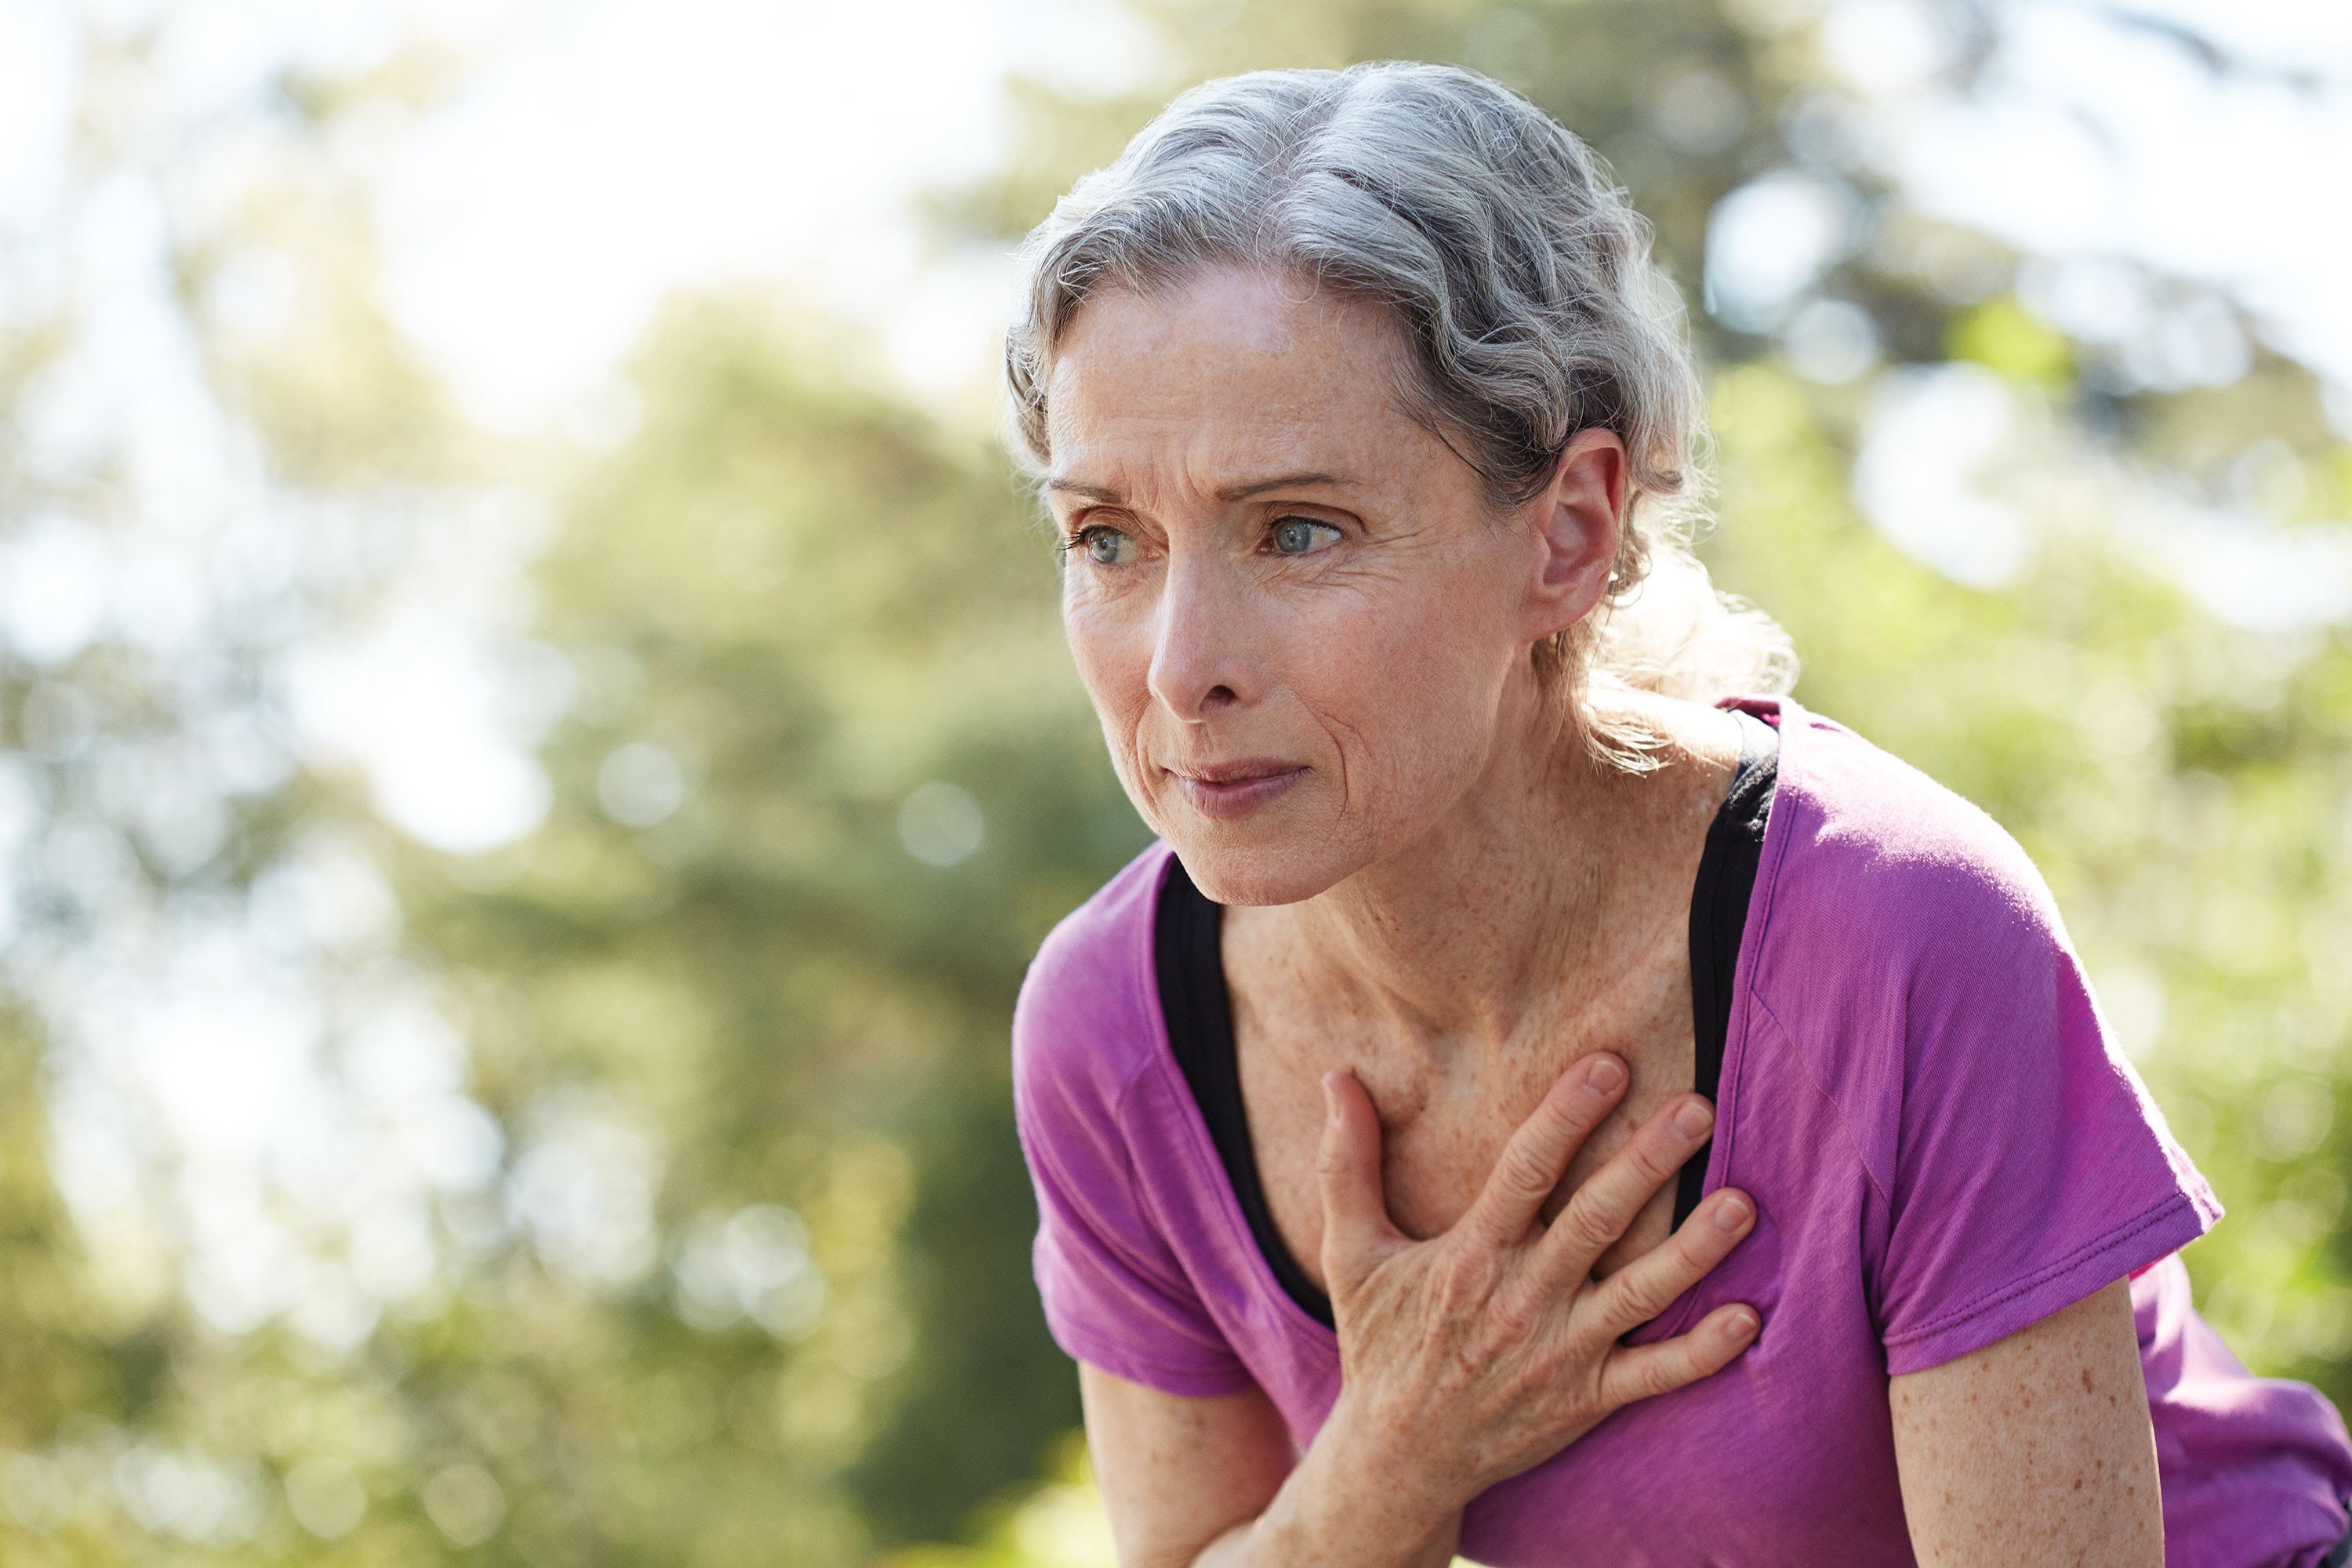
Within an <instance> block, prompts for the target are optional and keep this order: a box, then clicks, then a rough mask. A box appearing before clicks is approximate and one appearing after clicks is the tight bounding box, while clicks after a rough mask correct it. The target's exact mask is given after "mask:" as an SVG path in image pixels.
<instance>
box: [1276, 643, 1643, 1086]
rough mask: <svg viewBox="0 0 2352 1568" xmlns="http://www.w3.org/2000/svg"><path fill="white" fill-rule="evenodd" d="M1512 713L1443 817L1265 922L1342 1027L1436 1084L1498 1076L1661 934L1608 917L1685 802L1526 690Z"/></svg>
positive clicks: (1513, 703)
mask: <svg viewBox="0 0 2352 1568" xmlns="http://www.w3.org/2000/svg"><path fill="white" fill-rule="evenodd" d="M1507 706H1508V707H1509V708H1512V709H1516V710H1517V711H1511V712H1507V714H1506V719H1507V722H1505V723H1503V724H1501V725H1499V726H1498V727H1497V728H1498V733H1500V734H1503V735H1506V736H1507V737H1510V738H1509V739H1508V740H1507V742H1504V743H1502V744H1500V745H1498V746H1497V748H1496V752H1495V754H1494V755H1493V756H1491V757H1490V758H1489V759H1488V762H1487V765H1486V767H1485V768H1484V769H1482V771H1481V772H1480V774H1479V776H1478V777H1477V778H1476V779H1475V780H1474V781H1473V782H1472V784H1471V785H1470V787H1469V788H1468V789H1467V790H1465V792H1464V794H1463V795H1462V796H1461V797H1460V798H1459V799H1458V800H1457V801H1456V802H1455V803H1454V805H1453V807H1452V808H1451V809H1449V810H1448V811H1447V812H1446V814H1445V815H1444V816H1443V817H1441V818H1440V819H1439V820H1438V821H1436V822H1435V823H1433V824H1432V825H1431V826H1429V827H1428V828H1427V829H1426V830H1424V831H1423V832H1422V833H1421V834H1419V835H1418V836H1416V837H1414V838H1413V839H1412V840H1411V841H1410V842H1408V843H1407V844H1405V845H1404V846H1402V847H1401V848H1400V849H1398V850H1397V851H1395V852H1394V853H1391V854H1390V855H1388V856H1385V857H1383V858H1381V860H1379V861H1378V862H1376V863H1374V864H1373V865H1371V866H1369V867H1367V868H1364V869H1363V870H1361V871H1359V872H1357V873H1356V874H1355V875H1353V876H1351V877H1349V878H1348V879H1346V880H1345V881H1342V882H1340V883H1339V884H1338V885H1337V886H1335V887H1333V888H1331V889H1329V890H1328V891H1327V892H1324V893H1322V894H1320V895H1318V897H1316V898H1313V899H1310V900H1307V901H1305V902H1304V903H1299V904H1294V905H1289V906H1286V908H1284V909H1282V910H1277V911H1270V912H1273V913H1276V914H1278V915H1280V916H1281V917H1283V918H1285V919H1286V920H1287V921H1289V922H1290V924H1291V927H1292V932H1291V934H1292V936H1293V938H1294V940H1293V941H1291V942H1286V943H1285V944H1284V945H1285V946H1286V948H1287V949H1288V951H1289V952H1290V953H1291V954H1293V955H1295V958H1294V962H1295V963H1297V965H1298V966H1299V967H1298V969H1297V972H1296V975H1297V980H1298V981H1299V982H1300V983H1301V984H1304V985H1305V986H1306V987H1307V989H1308V992H1309V994H1312V995H1314V996H1316V997H1317V998H1318V1001H1319V1002H1320V1003H1322V1004H1323V1005H1326V1006H1327V1007H1328V1008H1329V1009H1330V1010H1331V1016H1336V1017H1339V1018H1344V1019H1349V1020H1350V1021H1353V1022H1356V1023H1358V1024H1360V1025H1369V1026H1370V1027H1371V1028H1372V1030H1373V1031H1374V1033H1375V1034H1376V1035H1377V1037H1379V1039H1380V1040H1381V1044H1382V1045H1383V1047H1395V1048H1401V1049H1402V1050H1404V1051H1406V1052H1407V1053H1409V1054H1412V1055H1414V1056H1416V1057H1420V1058H1423V1061H1424V1064H1425V1065H1428V1066H1431V1067H1437V1068H1456V1067H1460V1066H1464V1065H1475V1064H1476V1063H1478V1062H1481V1061H1486V1060H1492V1059H1495V1058H1497V1057H1499V1056H1501V1055H1504V1054H1507V1052H1509V1050H1510V1049H1511V1047H1512V1044H1513V1042H1514V1040H1515V1039H1516V1038H1517V1037H1519V1036H1520V1035H1521V1034H1522V1032H1523V1031H1524V1030H1527V1029H1529V1028H1541V1027H1543V1026H1546V1025H1547V1023H1548V1021H1549V1020H1551V1019H1554V1018H1557V1017H1559V1016H1561V1013H1562V1011H1563V1009H1565V1010H1568V1011H1569V1012H1570V1013H1571V1014H1580V1013H1581V1012H1582V1011H1583V1008H1582V1006H1581V1004H1582V1003H1584V1002H1587V1001H1590V1000H1591V999H1592V998H1594V997H1596V996H1598V995H1599V994H1601V993H1603V992H1605V991H1606V990H1607V988H1608V985H1609V983H1610V981H1611V979H1612V974H1613V973H1615V972H1616V971H1617V970H1618V969H1619V968H1620V967H1622V959H1623V958H1624V957H1625V955H1627V954H1629V953H1630V952H1633V951H1635V950H1636V949H1637V948H1638V946H1639V945H1640V944H1641V943H1642V942H1646V941H1651V940H1655V938H1656V936H1657V934H1658V933H1657V932H1655V931H1635V930H1631V929H1628V928H1627V926H1626V924H1625V922H1624V921H1620V920H1618V919H1615V918H1613V911H1615V910H1618V909H1620V908H1621V907H1622V906H1624V905H1625V904H1626V902H1627V899H1626V894H1627V891H1628V888H1629V883H1640V882H1641V881H1642V880H1643V877H1642V867H1643V862H1645V861H1646V860H1648V859H1650V858H1653V857H1652V856H1651V853H1650V850H1649V847H1650V846H1653V845H1657V844H1659V843H1660V836H1659V834H1658V832H1657V830H1656V828H1657V825H1659V824H1660V823H1661V821H1662V818H1661V814H1660V809H1659V808H1660V807H1661V805H1666V804H1668V803H1667V802H1666V801H1665V800H1664V799H1663V798H1662V797H1667V796H1673V795H1680V794H1684V793H1686V792H1684V791H1679V790H1675V789H1661V788H1659V787H1657V785H1658V784H1661V783H1662V782H1664V781H1663V780H1662V778H1661V776H1660V775H1658V774H1649V775H1632V774H1628V773H1624V772H1622V770H1618V769H1615V768H1612V767H1611V766H1609V765H1608V764H1606V763H1601V762H1600V761H1597V760H1596V759H1594V758H1593V757H1591V755H1590V753H1589V752H1587V750H1586V748H1585V746H1584V744H1583V740H1582V737H1581V736H1580V734H1578V733H1577V732H1576V731H1575V730H1574V728H1573V727H1572V724H1571V722H1570V720H1569V718H1568V716H1567V713H1566V712H1565V708H1564V705H1562V704H1559V703H1556V702H1553V701H1550V700H1546V699H1545V698H1543V697H1542V696H1541V695H1540V694H1539V693H1538V692H1537V691H1536V690H1535V689H1534V688H1533V686H1532V684H1531V683H1529V684H1528V685H1526V686H1525V688H1524V689H1522V690H1521V691H1519V692H1518V693H1517V694H1516V696H1515V699H1514V700H1511V701H1510V702H1509V703H1508V704H1507ZM1668 771H1669V772H1670V773H1672V772H1679V771H1683V770H1672V769H1669V770H1668ZM1669 858H1671V857H1669ZM1629 873H1631V875H1630V876H1629ZM1646 907H1647V904H1646V902H1643V903H1637V904H1636V905H1635V910H1634V912H1638V910H1640V909H1643V908H1646ZM1651 923H1653V924H1654V921H1652V922H1651Z"/></svg>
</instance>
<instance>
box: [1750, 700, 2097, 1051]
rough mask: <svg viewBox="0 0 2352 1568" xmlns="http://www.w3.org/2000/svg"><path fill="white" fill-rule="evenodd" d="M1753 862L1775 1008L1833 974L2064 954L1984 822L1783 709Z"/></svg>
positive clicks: (1893, 976)
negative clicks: (1764, 881)
mask: <svg viewBox="0 0 2352 1568" xmlns="http://www.w3.org/2000/svg"><path fill="white" fill-rule="evenodd" d="M1765 858H1766V866H1767V874H1768V875H1769V878H1770V884H1769V900H1770V906H1769V921H1770V922H1771V924H1772V926H1773V927H1774V928H1776V932H1775V934H1776V937H1777V940H1776V941H1775V942H1773V944H1772V953H1773V959H1774V963H1773V964H1772V966H1771V970H1772V972H1771V973H1766V974H1763V975H1761V976H1759V989H1761V990H1763V991H1764V992H1765V994H1767V996H1768V999H1769V1000H1771V1001H1772V1002H1773V1005H1775V1007H1776V1010H1777V1008H1778V1006H1779V1005H1780V1002H1781V1001H1783V1000H1785V1001H1786V1002H1787V1003H1789V1004H1790V1005H1792V1006H1794V1005H1801V1002H1802V1000H1803V995H1802V994H1803V993H1804V992H1805V991H1806V990H1807V989H1809V988H1811V987H1812V986H1815V985H1817V984H1818V983H1820V982H1821V981H1822V980H1823V979H1825V978H1827V977H1829V976H1830V975H1832V974H1834V973H1839V972H1845V973H1850V974H1852V975H1853V976H1854V977H1856V978H1860V979H1864V980H1867V981H1869V982H1871V983H1873V984H1885V983H1887V982H1891V981H1896V980H1902V981H1906V982H1907V983H1909V984H1913V985H1916V984H1927V983H1931V982H1934V981H1936V980H1937V979H1939V978H1952V977H1957V976H1962V975H1966V974H1969V973H1987V972H1989V971H1996V970H2000V969H2004V968H2006V967H2007V966H2008V964H2009V963H2010V961H2013V960H2017V959H2022V958H2027V957H2030V956H2032V955H2034V954H2047V953H2049V952H2052V951H2053V949H2056V948H2063V947H2064V946H2065V942H2066V939H2065V935H2064V931H2063V924H2062V922H2061V921H2060V919H2059V915H2058V910H2057V905H2056V902H2055V900H2053V898H2052V897H2051V893H2050V889H2049V885H2048V883H2046V882H2045V881H2044V880H2043V879H2042V874H2041V872H2040V871H2039V870H2038V869H2036V868H2035V867H2034V864H2033V862H2032V858H2030V857H2028V856H2027V854H2026V853H2025V851H2024V849H2023V848H2022V847H2021V846H2020V845H2019V844H2018V842H2017V840H2016V839H2015V838H2014V837H2011V835H2010V833H2009V832H2008V830H2007V829H2005V828H2003V827H2002V826H2000V823H1998V822H1996V821H1994V820H1993V818H1992V816H1990V814H1989V813H1987V812H1986V811H1985V810H1984V809H1983V808H1982V807H1980V806H1979V805H1976V804H1974V803H1973V802H1971V801H1969V800H1968V799H1966V798H1965V797H1963V796H1961V795H1959V794H1958V793H1957V792H1956V791H1954V790H1952V789H1949V788H1948V787H1947V786H1945V785H1944V784H1939V783H1937V781H1936V780H1935V779H1933V778H1931V777H1929V776H1928V775H1927V773H1923V772H1922V771H1920V770H1919V769H1918V768H1916V767H1914V766H1913V765H1911V764H1910V763H1906V762H1905V761H1903V760H1902V759H1901V758H1899V757H1896V756H1895V755H1894V754H1893V753H1892V752H1886V751H1885V750H1883V749H1881V748H1880V747H1878V746H1876V745H1874V744H1872V743H1871V742H1869V741H1867V740H1865V739H1864V738H1863V737H1862V736H1860V735H1858V734H1856V733H1854V732H1853V731H1851V730H1849V729H1847V728H1845V727H1844V726H1843V725H1842V724H1839V723H1836V722H1835V721H1832V720H1829V719H1825V718H1823V717H1822V716H1820V715H1819V714H1814V713H1810V712H1807V711H1806V710H1803V709H1801V708H1797V707H1796V706H1795V705H1793V704H1790V705H1787V706H1786V707H1785V708H1784V710H1783V719H1782V742H1781V764H1780V780H1779V784H1778V785H1777V787H1776V790H1775V795H1774V799H1773V805H1772V816H1771V820H1770V823H1769V827H1768V834H1767V843H1766V857H1765Z"/></svg>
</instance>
